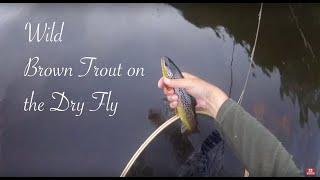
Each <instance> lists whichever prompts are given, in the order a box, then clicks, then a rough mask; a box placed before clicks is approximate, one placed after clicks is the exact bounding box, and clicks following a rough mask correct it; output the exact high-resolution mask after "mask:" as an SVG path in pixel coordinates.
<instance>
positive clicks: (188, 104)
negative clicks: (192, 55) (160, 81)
mask: <svg viewBox="0 0 320 180" xmlns="http://www.w3.org/2000/svg"><path fill="white" fill-rule="evenodd" d="M161 70H162V76H163V77H166V78H168V79H180V78H183V75H182V73H181V71H180V70H179V68H178V67H177V66H176V65H175V64H174V63H173V61H172V60H171V59H169V58H168V57H161ZM173 89H174V92H175V94H177V95H178V98H179V99H178V106H177V108H176V114H177V115H178V116H179V117H180V119H181V121H182V126H181V132H182V133H185V132H186V133H193V132H198V127H197V125H198V123H197V120H196V113H195V105H196V102H195V99H194V98H193V97H192V96H190V95H189V94H188V93H187V92H186V90H185V89H182V88H173Z"/></svg>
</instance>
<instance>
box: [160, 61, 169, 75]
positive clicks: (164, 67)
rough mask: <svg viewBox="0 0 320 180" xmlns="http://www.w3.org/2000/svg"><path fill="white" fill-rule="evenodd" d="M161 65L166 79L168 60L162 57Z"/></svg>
mask: <svg viewBox="0 0 320 180" xmlns="http://www.w3.org/2000/svg"><path fill="white" fill-rule="evenodd" d="M160 63H161V70H162V75H163V76H164V77H167V72H168V67H167V64H166V60H165V59H164V58H163V57H162V58H161V59H160Z"/></svg>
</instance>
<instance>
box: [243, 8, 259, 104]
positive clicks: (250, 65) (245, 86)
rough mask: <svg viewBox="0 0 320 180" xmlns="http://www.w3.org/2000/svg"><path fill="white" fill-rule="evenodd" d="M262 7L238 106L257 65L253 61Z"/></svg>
mask: <svg viewBox="0 0 320 180" xmlns="http://www.w3.org/2000/svg"><path fill="white" fill-rule="evenodd" d="M262 7H263V3H261V5H260V11H259V15H258V17H259V19H258V27H257V32H256V38H255V40H254V44H253V48H252V51H251V55H250V64H249V69H248V73H247V77H246V81H245V82H244V86H243V89H242V91H241V94H240V97H239V100H238V104H241V102H242V99H243V95H244V92H245V90H246V88H247V84H248V79H249V75H250V72H251V67H252V65H253V64H255V63H254V61H253V57H254V52H255V50H256V45H257V40H258V34H259V29H260V21H261V14H262Z"/></svg>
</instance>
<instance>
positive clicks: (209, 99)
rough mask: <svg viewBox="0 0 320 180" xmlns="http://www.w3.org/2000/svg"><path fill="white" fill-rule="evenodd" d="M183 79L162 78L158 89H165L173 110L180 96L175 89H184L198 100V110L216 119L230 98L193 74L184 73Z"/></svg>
mask: <svg viewBox="0 0 320 180" xmlns="http://www.w3.org/2000/svg"><path fill="white" fill-rule="evenodd" d="M182 74H183V76H184V78H183V79H168V78H164V77H162V78H160V80H159V81H158V87H159V88H161V89H163V92H164V94H165V95H166V96H167V99H168V101H169V103H170V107H171V108H176V107H177V105H178V95H177V94H175V93H174V90H173V88H183V89H185V90H186V91H187V93H189V94H190V95H191V96H193V97H194V98H195V99H196V103H197V104H196V108H201V109H203V110H205V111H207V112H208V113H209V114H210V115H211V116H212V117H214V118H216V116H217V113H218V111H219V109H220V107H221V105H222V104H223V103H224V102H225V101H226V100H227V99H228V96H227V95H226V94H225V93H224V92H223V91H222V90H221V89H219V88H218V87H216V86H215V85H213V84H210V83H208V82H206V81H205V80H202V79H200V78H199V77H196V76H194V75H192V74H189V73H186V72H183V73H182Z"/></svg>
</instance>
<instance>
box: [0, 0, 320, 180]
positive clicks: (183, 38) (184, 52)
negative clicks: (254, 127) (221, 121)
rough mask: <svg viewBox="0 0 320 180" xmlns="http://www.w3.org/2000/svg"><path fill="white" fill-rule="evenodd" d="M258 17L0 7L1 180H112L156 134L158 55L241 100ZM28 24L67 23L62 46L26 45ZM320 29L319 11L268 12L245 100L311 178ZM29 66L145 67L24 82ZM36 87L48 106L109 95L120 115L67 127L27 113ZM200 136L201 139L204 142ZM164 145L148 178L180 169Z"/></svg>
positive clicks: (148, 9) (309, 7)
mask: <svg viewBox="0 0 320 180" xmlns="http://www.w3.org/2000/svg"><path fill="white" fill-rule="evenodd" d="M259 7H260V5H259V4H193V5H192V4H171V5H168V4H9V5H7V4H1V5H0V55H1V59H0V126H1V161H0V162H1V163H0V165H1V174H3V175H14V176H25V175H32V176H36V175H48V176H56V175H65V176H83V175H87V176H107V175H108V176H110V175H111V176H119V175H120V173H121V171H122V169H123V168H124V167H125V165H126V163H127V162H128V161H129V159H130V158H131V156H132V155H133V153H134V152H135V151H136V150H137V148H138V147H139V146H140V145H141V143H143V141H144V140H145V139H146V138H147V137H148V136H149V135H150V134H151V133H152V132H153V131H154V130H155V128H156V127H157V125H155V124H154V122H152V121H150V112H162V111H163V110H164V106H163V100H162V97H163V94H162V91H160V90H159V89H158V88H157V81H158V79H159V77H160V76H161V72H160V57H161V56H164V55H165V56H168V57H170V58H172V59H173V60H174V61H175V62H176V64H177V65H178V66H179V67H180V68H181V70H183V71H187V72H191V73H193V74H195V75H198V76H200V77H202V78H204V79H206V80H208V81H209V82H212V83H214V84H216V85H217V86H219V87H220V88H222V89H223V90H224V91H225V92H227V93H228V94H230V97H231V98H233V99H235V100H238V98H239V95H240V92H241V90H242V87H243V83H244V81H245V76H246V73H247V70H248V65H249V54H250V52H251V49H252V46H253V43H254V37H255V32H256V26H257V21H258V12H259ZM28 21H30V22H32V23H38V22H52V21H58V22H61V21H64V22H65V26H64V32H63V42H61V43H45V42H41V43H28V42H27V33H26V31H25V30H24V27H25V24H26V22H28ZM319 30H320V5H319V4H298V5H297V4H291V5H288V4H280V5H279V4H265V5H264V7H263V13H262V18H261V27H260V35H259V38H258V43H257V47H256V53H255V58H254V61H255V64H256V65H255V66H254V67H253V69H252V73H251V75H250V77H249V83H248V86H247V90H246V92H245V95H244V99H243V102H242V105H243V106H244V108H245V109H246V110H247V111H248V112H250V113H251V114H252V115H253V116H255V117H256V118H257V119H258V120H259V121H260V122H261V123H263V124H264V125H265V126H266V127H267V128H268V129H269V130H270V131H271V132H272V133H274V134H275V136H277V137H278V138H279V140H280V141H281V142H282V143H283V145H284V146H285V147H286V148H287V150H288V151H289V152H290V153H291V154H292V155H293V159H294V160H295V162H296V164H297V166H298V167H299V168H302V169H303V168H305V167H317V168H318V169H319V168H320V154H319V152H320V131H319V130H320V129H319V127H320V115H319V114H320V71H319V69H320V59H319V57H320V35H319V32H320V31H319ZM33 56H39V57H40V64H42V65H43V66H72V67H73V68H74V69H75V71H84V70H85V68H84V67H83V66H81V64H80V63H79V59H80V58H82V57H84V56H95V57H97V58H98V60H97V63H98V64H99V65H100V66H116V65H118V64H119V63H122V65H123V66H124V67H130V66H133V67H141V66H143V67H144V70H145V76H144V77H131V78H128V77H119V78H109V77H104V78H102V77H99V78H98V77H94V76H88V77H85V78H83V79H79V78H73V77H65V78H57V77H47V78H45V77H34V78H28V77H24V76H23V71H24V68H25V65H26V63H27V60H28V59H29V57H33ZM33 89H34V90H35V92H36V99H38V100H44V101H45V103H46V104H49V105H50V104H51V105H54V104H57V103H58V102H56V101H53V100H52V99H51V98H50V97H51V93H52V92H53V91H65V92H66V94H67V95H68V96H69V97H70V98H72V99H76V100H82V101H86V102H88V103H92V101H93V100H92V98H91V97H90V95H91V93H92V92H94V91H108V90H112V93H113V97H112V98H114V99H113V100H114V101H118V102H119V105H118V110H117V114H116V115H115V116H113V117H108V115H107V114H106V113H105V112H104V111H97V112H88V111H84V112H83V114H82V116H80V117H76V116H74V113H72V112H70V111H67V112H48V111H45V112H24V111H23V102H24V99H25V98H26V97H28V96H30V95H31V91H32V90H33ZM155 114H157V113H155ZM207 122H210V121H206V120H204V121H202V122H201V123H207ZM208 127H210V128H211V126H210V124H209V125H208ZM173 130H174V129H173ZM168 131H172V128H171V130H170V129H168ZM204 132H206V133H207V135H208V134H209V133H210V131H209V130H204ZM174 133H176V131H173V134H174ZM206 133H204V134H203V137H202V136H201V137H202V138H205V136H204V135H205V134H206ZM171 134H172V133H171ZM162 136H163V137H161V136H159V137H158V138H157V139H156V141H155V142H154V144H153V145H152V146H150V149H149V150H148V149H147V151H148V152H149V153H147V154H149V156H153V157H156V160H155V161H154V162H155V163H154V164H152V167H151V168H153V170H150V169H149V170H148V171H147V172H149V173H150V172H151V173H152V172H153V174H151V175H174V174H171V172H169V171H166V170H163V171H161V168H163V167H173V168H171V169H175V168H176V166H177V162H179V158H177V154H175V153H172V152H171V151H172V141H171V142H170V140H169V139H170V138H166V137H165V136H166V135H165V133H163V135H162ZM171 136H172V137H175V136H177V137H178V136H179V135H171ZM178 138H179V137H178ZM200 139H201V138H200ZM157 142H159V143H157ZM197 142H198V143H199V142H201V140H198V141H197ZM165 144H167V145H165ZM170 148H171V149H170ZM180 150H183V148H181V147H180ZM190 151H192V150H190ZM184 158H185V157H184ZM157 159H158V160H159V161H157ZM150 166H151V165H150ZM241 168H242V166H241V164H240V163H239V162H237V160H236V158H235V157H233V155H232V152H229V150H226V157H225V169H227V170H228V172H227V173H228V174H230V175H241Z"/></svg>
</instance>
